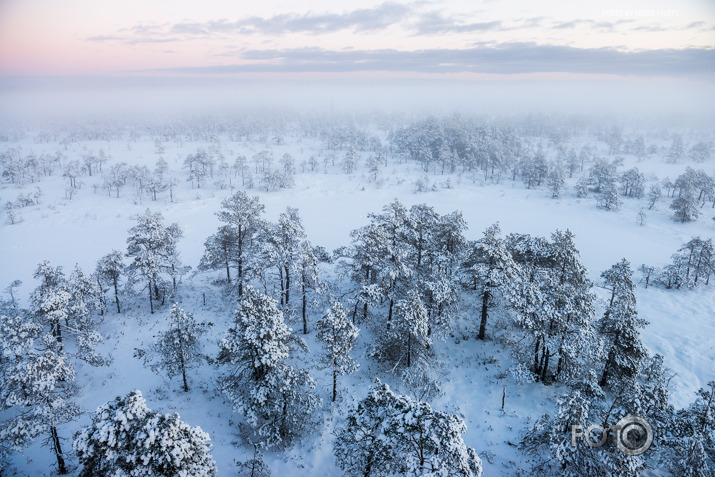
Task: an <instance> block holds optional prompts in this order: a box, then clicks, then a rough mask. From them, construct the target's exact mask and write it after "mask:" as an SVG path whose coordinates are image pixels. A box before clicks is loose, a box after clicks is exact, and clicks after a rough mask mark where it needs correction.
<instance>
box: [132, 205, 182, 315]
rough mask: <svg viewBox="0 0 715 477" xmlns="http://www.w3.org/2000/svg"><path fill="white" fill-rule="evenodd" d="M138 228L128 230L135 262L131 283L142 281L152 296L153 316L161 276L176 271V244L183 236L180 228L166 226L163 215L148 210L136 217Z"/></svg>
mask: <svg viewBox="0 0 715 477" xmlns="http://www.w3.org/2000/svg"><path fill="white" fill-rule="evenodd" d="M135 220H136V221H137V224H136V225H135V226H134V227H132V228H130V229H129V237H127V257H130V258H132V262H131V263H130V264H129V266H128V267H127V274H128V275H129V279H130V281H131V282H135V281H138V280H143V281H144V283H145V284H146V288H147V291H148V294H149V308H150V310H151V313H152V314H153V313H154V301H153V300H158V299H159V294H160V291H159V285H160V284H161V282H162V273H163V272H167V271H169V270H171V269H172V268H175V267H176V263H175V261H174V260H173V257H174V256H175V254H176V240H177V239H178V238H179V237H180V236H181V229H180V228H179V226H178V225H176V224H172V225H170V226H168V227H165V226H164V217H163V216H162V215H161V213H160V212H157V213H152V212H151V211H150V210H149V209H147V210H146V212H144V214H139V215H137V216H135Z"/></svg>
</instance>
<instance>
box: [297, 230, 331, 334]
mask: <svg viewBox="0 0 715 477" xmlns="http://www.w3.org/2000/svg"><path fill="white" fill-rule="evenodd" d="M296 267H297V271H298V273H299V275H300V296H301V316H302V318H303V334H304V335H306V334H308V291H309V290H313V292H315V293H318V294H319V293H321V292H322V290H323V288H324V287H323V284H322V283H321V282H320V277H319V271H318V258H317V257H316V256H315V252H314V250H313V246H312V245H311V244H310V242H309V241H307V240H304V241H303V242H302V243H301V244H300V247H299V250H298V259H297V261H296Z"/></svg>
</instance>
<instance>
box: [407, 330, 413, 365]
mask: <svg viewBox="0 0 715 477" xmlns="http://www.w3.org/2000/svg"><path fill="white" fill-rule="evenodd" d="M410 366H412V333H410V334H408V335H407V367H408V368H409V367H410Z"/></svg>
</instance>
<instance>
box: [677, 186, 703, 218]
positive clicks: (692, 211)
mask: <svg viewBox="0 0 715 477" xmlns="http://www.w3.org/2000/svg"><path fill="white" fill-rule="evenodd" d="M670 208H671V209H673V220H675V221H677V222H682V223H685V222H691V221H693V220H695V219H697V218H698V217H699V216H700V208H699V207H698V202H697V200H696V199H695V195H694V194H693V192H692V190H691V189H686V190H685V192H683V193H682V194H681V195H679V196H678V197H676V198H675V199H673V202H672V203H671V204H670Z"/></svg>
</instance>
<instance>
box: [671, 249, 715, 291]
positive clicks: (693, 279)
mask: <svg viewBox="0 0 715 477" xmlns="http://www.w3.org/2000/svg"><path fill="white" fill-rule="evenodd" d="M672 258H673V265H674V266H675V267H676V268H677V269H678V270H679V272H680V275H681V276H682V278H683V283H684V284H686V285H687V286H688V287H690V288H696V287H698V286H699V285H701V284H706V285H707V284H708V283H709V281H710V275H711V274H712V273H713V271H715V247H714V246H713V241H712V239H706V240H703V239H701V238H700V237H693V238H692V239H690V240H689V241H688V242H687V243H685V244H683V246H682V247H680V248H679V249H678V251H677V253H675V254H674V255H673V257H672Z"/></svg>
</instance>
